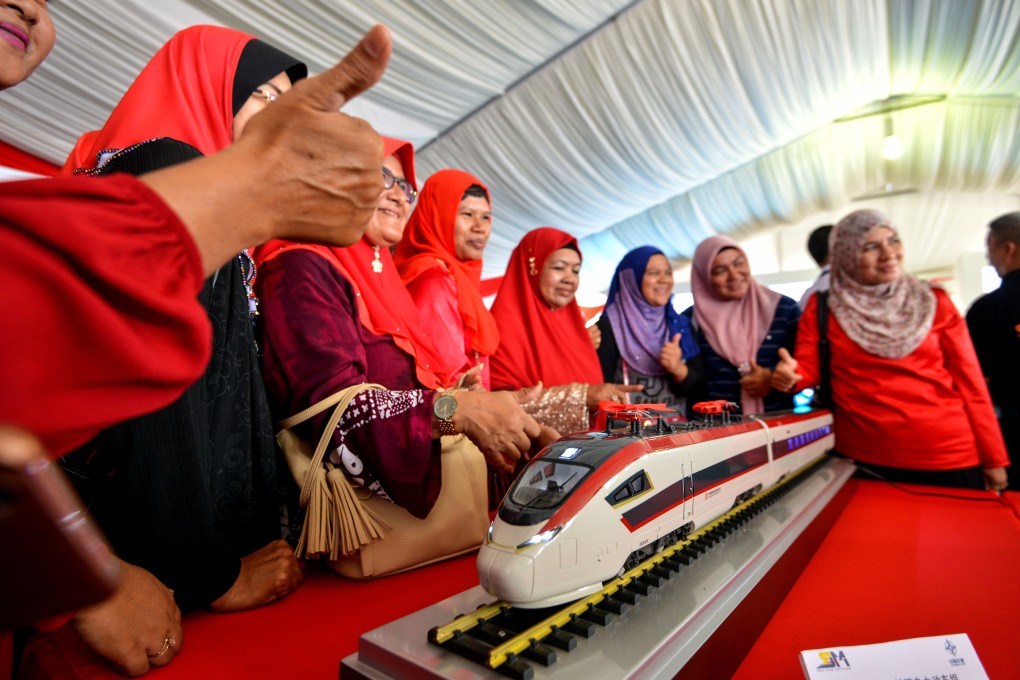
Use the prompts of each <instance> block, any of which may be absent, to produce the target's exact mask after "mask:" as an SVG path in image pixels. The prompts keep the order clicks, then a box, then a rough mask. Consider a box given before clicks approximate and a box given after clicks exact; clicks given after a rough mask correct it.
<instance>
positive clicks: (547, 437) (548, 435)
mask: <svg viewBox="0 0 1020 680" xmlns="http://www.w3.org/2000/svg"><path fill="white" fill-rule="evenodd" d="M539 427H540V428H541V431H540V432H539V433H538V438H537V439H535V446H536V448H537V450H539V451H541V450H542V449H544V448H545V447H547V446H549V445H550V444H552V443H553V442H554V441H556V440H557V439H559V438H560V437H562V436H563V435H561V434H560V433H559V432H557V431H556V430H554V429H553V428H551V427H549V426H548V425H541V424H540V425H539Z"/></svg>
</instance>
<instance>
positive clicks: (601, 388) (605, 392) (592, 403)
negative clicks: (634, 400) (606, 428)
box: [587, 383, 645, 408]
mask: <svg viewBox="0 0 1020 680" xmlns="http://www.w3.org/2000/svg"><path fill="white" fill-rule="evenodd" d="M643 389H645V386H644V385H620V384H616V383H602V384H601V385H588V400H587V406H588V408H598V405H599V402H600V401H602V400H603V399H606V400H609V401H618V402H620V403H628V397H627V395H628V394H630V393H631V392H640V391H642V390H643Z"/></svg>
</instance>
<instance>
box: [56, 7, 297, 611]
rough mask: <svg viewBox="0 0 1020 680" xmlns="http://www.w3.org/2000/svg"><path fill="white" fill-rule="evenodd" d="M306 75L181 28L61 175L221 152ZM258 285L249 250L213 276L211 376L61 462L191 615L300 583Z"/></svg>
mask: <svg viewBox="0 0 1020 680" xmlns="http://www.w3.org/2000/svg"><path fill="white" fill-rule="evenodd" d="M305 74H306V68H305V66H304V64H302V63H300V62H299V61H297V60H296V59H294V58H293V57H291V56H289V55H287V54H285V53H283V52H281V51H280V50H278V49H276V48H274V47H272V46H270V45H268V44H266V43H263V42H261V41H259V40H257V39H255V38H254V37H252V36H250V35H247V34H245V33H241V32H239V31H235V30H233V29H228V28H222V27H217V26H196V27H192V28H189V29H185V30H184V31H181V32H179V33H178V34H177V35H175V36H174V37H173V38H171V39H170V41H168V42H167V43H166V44H165V45H164V46H163V47H162V48H161V49H160V50H159V52H157V53H156V55H155V56H153V58H152V59H151V60H150V62H149V63H148V64H147V65H146V66H145V68H144V69H143V70H142V72H141V73H140V74H139V75H138V77H137V78H136V79H135V81H134V83H132V85H131V87H130V88H128V91H127V92H126V93H125V95H124V97H123V99H122V100H121V101H120V103H119V104H118V105H117V107H116V108H115V109H114V111H113V113H112V114H111V115H110V118H109V120H108V121H107V122H106V124H105V125H104V126H103V128H102V129H100V130H98V131H94V132H91V133H88V134H86V135H83V136H82V138H81V139H80V140H79V142H78V144H77V146H76V147H75V149H74V151H73V152H72V153H71V156H70V158H69V159H68V161H67V163H66V165H65V168H64V171H65V173H71V172H80V173H81V174H86V175H103V174H107V173H110V172H129V173H133V174H141V173H144V172H149V171H153V170H158V169H161V168H165V167H168V166H170V165H174V164H175V163H179V162H183V161H186V160H190V159H192V158H194V157H196V156H201V155H205V154H213V153H216V152H218V151H220V150H222V149H224V148H226V147H227V146H229V145H230V144H231V142H232V141H233V140H234V138H235V137H237V136H238V135H240V134H241V130H242V129H243V127H244V124H245V123H246V122H247V121H248V120H249V119H250V118H251V117H252V116H253V115H255V114H257V113H258V112H259V111H261V110H263V109H265V107H266V106H268V105H270V102H271V101H272V100H273V99H275V97H276V96H278V95H279V94H281V93H282V92H284V91H286V90H289V89H290V87H291V84H292V81H295V80H298V79H301V78H303V77H304V76H305ZM96 181H100V180H96ZM213 190H214V188H213ZM252 209H253V210H255V209H257V206H252ZM253 276H254V269H253V267H252V262H251V259H250V258H249V257H248V256H247V253H241V254H239V256H238V258H237V259H235V260H234V261H232V262H230V263H228V264H227V265H225V266H224V267H222V268H221V269H219V270H218V271H217V272H215V273H214V274H213V276H212V277H210V278H209V279H208V280H206V282H205V286H204V288H203V290H202V291H201V293H200V294H199V301H200V302H201V303H202V305H203V306H204V307H205V309H206V312H207V313H208V315H209V321H210V322H211V324H212V326H213V351H212V359H211V361H210V364H209V366H208V367H207V369H206V372H205V374H204V376H203V377H202V378H201V379H199V380H198V381H197V382H196V383H195V384H194V385H192V386H191V387H190V388H188V390H187V391H186V392H185V393H184V394H183V395H182V396H181V397H180V398H179V399H178V400H177V401H176V402H174V403H172V404H171V405H169V406H167V407H166V408H163V409H161V410H159V411H156V412H155V413H151V414H149V415H146V416H142V417H139V418H134V419H132V420H129V421H127V422H125V423H121V424H119V425H116V426H114V427H112V428H109V429H107V430H106V431H104V432H103V433H101V434H100V435H99V436H98V437H96V438H95V439H94V440H93V441H92V442H90V443H89V444H88V445H86V446H85V447H83V448H82V449H80V450H79V451H78V452H75V453H72V454H70V455H69V456H66V457H65V458H64V459H63V461H62V463H63V464H64V465H65V467H68V468H69V469H73V470H74V471H75V473H76V474H75V475H73V476H74V478H75V479H79V480H87V482H80V483H79V490H80V491H81V492H82V495H83V497H85V498H86V500H89V499H91V505H90V510H91V511H92V512H93V514H94V515H95V516H96V518H97V520H98V521H99V523H100V526H101V527H102V528H103V530H104V532H105V533H106V534H107V535H108V536H109V538H110V539H111V542H112V543H113V545H114V547H115V548H116V550H117V552H118V554H120V555H121V556H122V557H123V558H124V559H125V560H126V561H128V562H131V563H133V564H137V565H138V566H141V567H143V568H145V569H147V570H149V571H151V572H152V573H153V574H155V575H156V576H157V577H158V578H159V579H160V580H161V581H162V582H163V583H164V584H166V585H167V587H169V588H172V589H173V590H174V597H175V599H176V601H177V602H178V603H179V605H180V607H181V608H182V609H189V608H195V607H203V606H209V607H211V608H213V609H216V610H219V611H235V610H240V609H248V608H252V607H257V606H261V605H263V604H266V603H268V602H270V601H272V600H273V599H276V598H278V597H282V596H284V595H286V594H287V593H289V592H291V591H292V590H293V589H294V588H296V587H297V586H298V584H299V583H300V582H301V578H302V573H301V567H300V565H299V564H298V563H297V561H296V560H295V559H294V557H293V554H292V553H291V551H290V549H289V546H288V545H287V544H286V543H285V542H284V541H282V540H280V528H279V501H280V498H279V489H278V488H277V483H276V451H275V443H274V441H273V430H272V420H271V418H270V414H269V408H268V402H267V399H266V395H265V388H264V387H263V385H262V378H261V375H260V373H259V370H258V357H257V353H256V346H255V341H254V329H253V327H252V317H253V315H254V306H253V303H254V300H253V299H252V298H251V295H250V283H251V278H252V277H253Z"/></svg>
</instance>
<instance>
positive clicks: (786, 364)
mask: <svg viewBox="0 0 1020 680" xmlns="http://www.w3.org/2000/svg"><path fill="white" fill-rule="evenodd" d="M803 377H804V376H802V375H801V374H800V373H797V360H796V359H794V358H793V357H792V356H790V352H789V351H788V350H787V349H786V348H785V347H780V348H779V363H778V364H776V367H775V368H774V369H772V387H774V388H775V389H777V390H779V391H780V392H792V391H793V388H794V387H796V386H797V383H798V382H800V380H801V378H803Z"/></svg>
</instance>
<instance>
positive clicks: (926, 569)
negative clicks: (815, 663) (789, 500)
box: [734, 482, 1020, 680]
mask: <svg viewBox="0 0 1020 680" xmlns="http://www.w3.org/2000/svg"><path fill="white" fill-rule="evenodd" d="M901 488H902V489H909V490H910V491H914V492H924V493H931V492H932V491H935V492H936V493H945V494H949V495H952V496H955V497H945V496H929V495H915V494H914V493H907V492H906V491H903V490H900V489H899V488H896V487H892V486H890V485H888V484H884V483H879V482H861V483H860V484H859V485H858V487H857V488H856V489H855V491H854V496H853V497H852V498H851V499H850V502H849V504H848V505H847V507H846V509H845V510H844V511H843V514H842V516H840V518H839V520H838V521H837V522H836V524H835V526H833V528H832V529H831V530H830V531H829V534H828V536H826V538H825V541H824V542H823V543H822V545H821V547H819V549H818V551H817V552H816V553H815V556H814V557H813V558H812V560H811V562H810V563H809V564H808V566H807V568H806V569H805V570H804V573H803V574H802V575H801V578H800V579H799V580H798V581H797V584H796V585H795V586H794V587H793V589H791V591H790V593H789V595H788V596H787V597H786V599H785V600H784V601H783V603H782V605H780V608H779V610H778V611H777V612H776V614H775V616H773V617H772V620H771V621H770V622H769V625H768V627H767V628H766V629H765V631H764V632H763V633H762V634H761V636H760V637H759V638H758V641H757V642H756V643H755V645H754V647H753V648H752V649H751V651H750V652H749V653H748V655H747V657H746V658H745V659H744V662H743V664H741V666H740V668H739V669H738V670H737V673H736V674H735V675H734V678H736V679H744V678H755V679H756V680H764V679H766V678H783V679H784V680H786V679H789V678H798V677H803V671H801V668H800V662H799V660H798V656H797V655H798V653H799V652H800V651H801V650H804V649H819V648H824V647H830V646H831V647H837V646H842V645H861V644H870V643H875V642H887V641H891V640H901V639H905V638H914V637H927V636H930V635H942V634H945V633H966V634H967V635H969V636H970V639H971V642H973V643H974V648H975V649H976V650H977V653H978V657H980V659H981V662H982V663H983V664H984V667H985V670H986V671H987V672H988V675H989V677H991V678H1017V677H1020V660H1018V658H1017V649H1018V645H1020V516H1018V515H1017V514H1016V513H1017V507H1020V502H1018V501H1020V494H1017V493H1011V494H1007V496H1006V497H1004V499H999V498H998V497H996V496H993V495H992V494H991V493H987V492H955V491H948V490H942V489H937V490H933V489H931V488H930V487H917V486H911V487H901Z"/></svg>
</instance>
